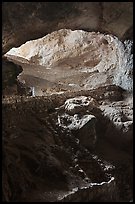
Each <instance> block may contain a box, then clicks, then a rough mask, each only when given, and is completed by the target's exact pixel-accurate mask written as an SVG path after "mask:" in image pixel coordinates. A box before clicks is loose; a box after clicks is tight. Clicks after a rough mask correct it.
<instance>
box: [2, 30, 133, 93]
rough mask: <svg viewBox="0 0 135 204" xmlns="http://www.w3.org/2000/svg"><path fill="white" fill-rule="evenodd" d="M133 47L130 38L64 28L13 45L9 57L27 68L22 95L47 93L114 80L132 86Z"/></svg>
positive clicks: (21, 84) (22, 77) (20, 82)
mask: <svg viewBox="0 0 135 204" xmlns="http://www.w3.org/2000/svg"><path fill="white" fill-rule="evenodd" d="M131 50H132V41H130V40H126V41H124V43H123V42H121V41H120V40H119V39H118V38H117V37H115V36H112V35H109V34H103V33H100V32H86V31H83V30H70V29H61V30H57V31H54V32H52V33H50V34H47V35H46V36H44V37H43V38H39V39H36V40H31V41H28V42H26V43H25V44H23V45H21V46H20V47H18V48H12V49H11V50H10V51H8V52H7V53H6V54H5V57H6V58H7V59H8V60H9V61H11V62H13V63H14V64H17V65H18V66H21V67H22V69H23V72H22V73H19V75H18V76H17V85H18V87H19V88H18V93H19V95H30V96H45V95H50V94H61V93H64V92H65V91H79V90H91V89H93V88H98V87H102V86H105V85H110V84H112V85H116V86H120V87H122V88H124V89H125V90H128V91H130V90H132V76H131V75H132V68H133V67H132V57H131V56H132V53H131V52H132V51H131ZM118 71H119V73H118ZM116 73H117V74H116ZM99 78H100V80H99Z"/></svg>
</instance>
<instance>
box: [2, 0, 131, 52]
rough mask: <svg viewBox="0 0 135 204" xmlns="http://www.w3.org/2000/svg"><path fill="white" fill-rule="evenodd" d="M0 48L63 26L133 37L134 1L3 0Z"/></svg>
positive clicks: (5, 48)
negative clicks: (9, 0)
mask: <svg viewBox="0 0 135 204" xmlns="http://www.w3.org/2000/svg"><path fill="white" fill-rule="evenodd" d="M2 24H3V28H2V48H3V49H2V52H3V54H4V53H6V52H7V51H8V50H9V49H11V48H12V47H18V46H20V45H21V44H23V43H25V42H26V41H28V40H33V39H37V38H40V37H43V36H44V35H46V34H48V33H50V32H52V31H54V30H59V29H62V28H69V29H72V30H75V29H82V30H86V31H100V32H105V33H111V34H113V35H116V36H117V37H118V38H119V39H121V40H124V39H126V38H130V39H132V36H133V26H132V25H133V2H3V3H2Z"/></svg>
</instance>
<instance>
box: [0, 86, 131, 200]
mask: <svg viewBox="0 0 135 204" xmlns="http://www.w3.org/2000/svg"><path fill="white" fill-rule="evenodd" d="M110 89H113V88H112V87H110ZM101 90H102V88H100V89H96V90H93V91H91V92H90V91H86V93H85V92H84V91H82V92H81V91H80V92H69V93H68V92H67V93H64V94H61V95H55V94H54V95H52V96H46V97H11V98H9V97H8V98H5V99H3V147H4V148H3V156H4V158H3V200H6V201H25V202H26V201H28V202H31V201H32V202H33V201H39V202H46V201H49V202H54V201H59V202H60V201H62V202H66V201H72V202H75V201H85V202H86V201H91V202H92V201H95V202H96V201H98V202H103V201H109V202H110V201H115V202H116V201H129V200H130V199H132V196H133V195H132V173H133V172H132V171H133V170H132V152H131V147H132V143H130V142H127V141H126V142H123V143H121V141H125V140H124V138H123V139H122V140H121V139H118V138H117V142H116V143H117V145H116V143H114V142H113V140H114V138H112V139H111V140H110V139H107V136H105V135H106V134H108V133H107V132H108V131H109V134H110V132H112V131H113V133H114V134H115V133H116V132H117V133H118V134H121V135H123V133H122V131H123V130H122V129H117V127H113V128H111V127H112V125H113V123H112V121H111V118H110V119H109V118H106V115H105V113H104V112H102V110H101V106H102V105H100V104H102V99H99V98H98V100H96V94H98V93H99V92H100V93H101ZM116 90H117V89H116ZM102 91H103V90H102ZM114 92H115V93H114V96H115V100H114V101H115V104H116V103H120V98H121V99H122V97H123V96H122V95H121V94H120V93H119V94H118V92H117V91H114ZM82 93H83V95H82ZM103 93H104V92H103ZM116 95H118V97H117V99H116ZM120 95H121V96H120ZM94 96H95V97H94ZM105 97H106V96H105ZM107 99H108V102H109V101H112V96H110V97H109V96H108V98H106V100H107ZM103 107H104V106H103ZM121 108H122V107H121ZM123 108H124V107H123ZM118 115H119V114H117V116H118ZM117 116H116V117H117ZM115 131H116V132H115ZM88 133H89V134H88ZM127 134H130V136H132V132H130V129H129V131H128V130H127ZM117 136H118V135H117ZM106 142H107V143H108V144H106ZM100 143H101V145H99V144H100ZM102 145H103V147H101V146H102ZM106 145H107V146H106ZM109 146H110V148H109V149H108V147H109ZM110 149H111V151H110ZM105 150H106V151H107V153H105V152H104V151H105ZM104 154H105V155H104ZM106 156H108V158H106ZM123 186H124V188H123Z"/></svg>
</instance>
